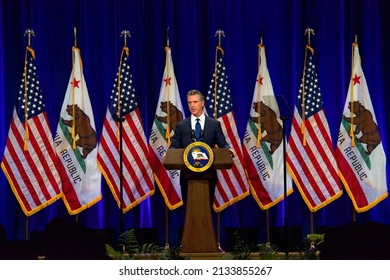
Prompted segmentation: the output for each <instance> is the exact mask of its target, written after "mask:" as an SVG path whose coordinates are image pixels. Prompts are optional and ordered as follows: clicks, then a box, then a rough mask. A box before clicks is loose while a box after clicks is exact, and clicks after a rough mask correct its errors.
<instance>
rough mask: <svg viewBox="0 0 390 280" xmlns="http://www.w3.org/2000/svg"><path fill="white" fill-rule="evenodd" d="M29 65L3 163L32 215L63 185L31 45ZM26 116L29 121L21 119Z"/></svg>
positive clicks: (23, 205)
mask: <svg viewBox="0 0 390 280" xmlns="http://www.w3.org/2000/svg"><path fill="white" fill-rule="evenodd" d="M25 65H26V70H25V72H24V74H23V80H22V84H21V86H20V90H19V96H18V100H17V102H16V105H15V107H14V110H13V115H12V121H11V124H10V127H9V132H8V139H7V142H6V147H5V151H4V156H3V159H2V162H1V167H2V169H3V171H4V174H5V175H6V177H7V179H8V182H9V184H10V186H11V189H12V191H13V193H14V194H15V196H16V199H17V200H18V202H19V204H20V206H21V208H22V210H23V212H24V214H25V215H26V216H31V215H33V214H34V213H36V212H38V211H39V210H40V209H42V208H44V207H46V206H47V205H49V204H51V203H52V202H54V201H56V200H57V199H59V198H60V197H61V196H62V185H61V178H60V176H59V174H58V170H57V163H58V158H57V157H56V154H55V152H54V145H53V139H52V135H51V130H50V126H49V121H48V118H47V115H46V111H45V109H44V108H45V106H44V103H43V96H42V92H41V89H40V86H39V80H38V76H37V74H36V67H35V64H34V51H33V50H32V49H31V48H29V47H27V50H26V61H25ZM26 99H27V100H28V102H27V103H26V102H25V101H26ZM25 104H27V105H28V107H27V108H26V107H24V106H25ZM25 117H27V120H26V121H27V123H26V122H24V121H22V120H21V118H22V119H23V120H25Z"/></svg>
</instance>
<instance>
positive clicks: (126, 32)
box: [121, 29, 131, 47]
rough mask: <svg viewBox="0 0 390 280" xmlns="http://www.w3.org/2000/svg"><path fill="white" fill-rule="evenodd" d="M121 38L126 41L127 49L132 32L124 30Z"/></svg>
mask: <svg viewBox="0 0 390 280" xmlns="http://www.w3.org/2000/svg"><path fill="white" fill-rule="evenodd" d="M121 37H124V40H125V47H127V37H129V38H130V37H131V34H130V31H129V30H126V29H125V30H123V31H122V32H121Z"/></svg>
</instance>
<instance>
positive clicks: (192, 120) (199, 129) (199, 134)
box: [170, 89, 234, 203]
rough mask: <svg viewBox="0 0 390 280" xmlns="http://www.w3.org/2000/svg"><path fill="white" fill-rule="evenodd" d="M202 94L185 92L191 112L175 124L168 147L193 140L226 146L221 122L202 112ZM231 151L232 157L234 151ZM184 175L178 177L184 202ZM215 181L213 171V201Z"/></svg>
mask: <svg viewBox="0 0 390 280" xmlns="http://www.w3.org/2000/svg"><path fill="white" fill-rule="evenodd" d="M204 102H205V101H204V96H203V94H202V93H201V92H200V91H198V90H195V89H193V90H190V91H189V92H188V93H187V104H188V108H189V110H190V112H191V116H190V117H188V118H186V119H184V120H182V121H180V122H179V123H177V124H176V129H175V134H174V135H173V139H172V142H171V147H170V148H176V149H179V148H183V149H185V148H186V147H187V146H188V145H190V144H191V143H193V142H197V141H199V142H204V143H206V144H207V145H209V146H210V147H211V148H214V147H216V146H218V148H228V149H230V146H229V144H228V143H227V142H226V138H225V135H224V134H223V132H222V128H221V124H220V122H219V121H218V120H215V119H213V118H210V117H209V116H206V115H205V114H204V112H203V107H204ZM230 151H231V153H232V157H233V156H234V153H233V151H232V150H230ZM183 177H184V176H181V178H180V184H181V189H182V199H183V202H185V200H186V198H187V183H186V181H185V179H184V178H183ZM216 182H217V173H216V172H214V174H213V179H211V180H210V188H209V189H210V201H211V203H212V202H213V198H214V189H215V185H216Z"/></svg>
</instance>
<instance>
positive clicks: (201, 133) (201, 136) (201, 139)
mask: <svg viewBox="0 0 390 280" xmlns="http://www.w3.org/2000/svg"><path fill="white" fill-rule="evenodd" d="M203 140H204V130H203V129H202V130H201V131H200V141H201V142H203Z"/></svg>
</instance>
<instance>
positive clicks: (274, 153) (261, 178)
mask: <svg viewBox="0 0 390 280" xmlns="http://www.w3.org/2000/svg"><path fill="white" fill-rule="evenodd" d="M258 53H259V54H258V56H259V69H258V74H257V79H256V84H255V90H254V94H253V99H252V103H251V108H250V113H249V120H248V123H247V126H246V132H245V136H244V139H243V155H244V159H245V163H246V171H247V174H248V180H249V184H250V190H251V193H252V195H253V197H254V199H255V200H256V202H257V204H258V205H259V207H260V208H261V209H263V210H266V209H269V208H270V207H272V206H274V205H276V204H277V203H278V202H280V201H281V200H282V199H283V198H284V187H285V185H284V184H285V183H286V191H287V193H286V195H289V194H291V193H292V192H293V189H292V180H291V176H290V175H289V174H288V173H286V178H285V176H284V167H285V166H284V162H283V161H284V156H283V153H284V150H283V123H282V120H281V119H280V112H279V106H278V104H277V101H276V98H275V95H274V90H273V87H272V82H271V77H270V75H269V72H268V67H267V60H266V56H265V47H264V45H259V52H258ZM285 180H286V182H285Z"/></svg>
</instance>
